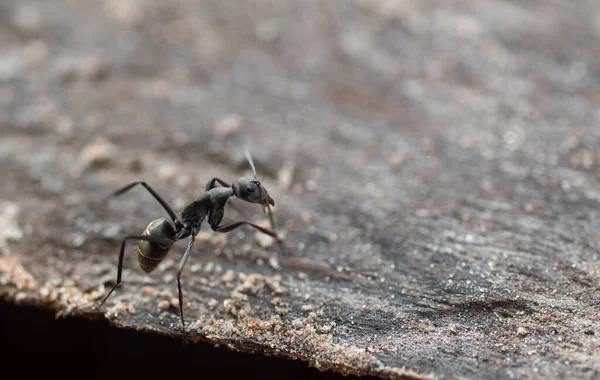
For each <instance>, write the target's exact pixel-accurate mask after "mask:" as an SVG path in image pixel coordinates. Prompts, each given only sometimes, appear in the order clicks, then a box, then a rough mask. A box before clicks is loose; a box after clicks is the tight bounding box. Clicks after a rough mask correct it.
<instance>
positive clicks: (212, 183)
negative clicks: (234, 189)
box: [206, 177, 231, 191]
mask: <svg viewBox="0 0 600 380" xmlns="http://www.w3.org/2000/svg"><path fill="white" fill-rule="evenodd" d="M215 182H218V183H219V185H221V186H223V187H230V186H231V185H230V184H228V183H227V182H225V181H223V180H222V179H219V178H217V177H215V178H213V179H211V180H210V181H208V183H207V184H206V191H208V190H210V189H212V188H213V187H215Z"/></svg>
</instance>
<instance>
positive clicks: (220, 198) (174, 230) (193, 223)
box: [98, 150, 285, 331]
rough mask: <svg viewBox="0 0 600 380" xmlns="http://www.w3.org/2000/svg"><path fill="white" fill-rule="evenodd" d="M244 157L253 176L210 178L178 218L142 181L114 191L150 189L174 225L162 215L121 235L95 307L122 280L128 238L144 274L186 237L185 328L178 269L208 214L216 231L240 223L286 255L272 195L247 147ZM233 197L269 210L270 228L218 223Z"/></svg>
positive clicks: (152, 190) (180, 306)
mask: <svg viewBox="0 0 600 380" xmlns="http://www.w3.org/2000/svg"><path fill="white" fill-rule="evenodd" d="M246 159H247V160H248V163H249V164H250V167H251V168H252V173H253V174H254V179H249V178H244V177H242V178H240V179H238V180H237V181H236V182H234V183H233V184H232V185H231V186H230V185H228V184H227V183H226V182H225V181H223V180H221V179H219V178H217V177H215V178H213V179H211V180H210V181H209V182H208V183H207V184H206V189H205V191H204V193H202V194H201V195H200V196H199V197H198V198H196V199H194V200H193V201H192V202H190V203H189V204H188V205H187V206H185V208H184V209H183V212H182V213H181V218H178V217H177V215H176V214H175V212H174V211H173V209H172V208H171V206H170V205H169V204H168V203H167V202H165V201H164V200H163V199H162V198H161V196H160V195H158V193H156V192H155V191H154V189H152V187H150V185H148V184H147V183H146V182H144V181H136V182H133V183H130V184H129V185H127V186H124V187H122V188H120V189H118V190H117V191H115V192H114V193H113V194H112V196H119V195H122V194H124V193H126V192H127V191H129V190H131V189H132V188H133V187H135V186H137V185H142V186H143V187H145V188H146V190H148V192H150V194H152V196H153V197H154V198H155V199H156V200H157V201H158V203H160V204H161V206H162V207H163V208H164V209H165V211H166V212H167V214H169V216H170V217H171V220H172V221H173V224H171V223H170V222H169V221H167V220H166V219H165V218H164V217H163V218H158V219H155V220H153V221H151V222H150V223H149V224H148V226H147V227H146V229H145V230H144V232H142V234H141V235H128V236H125V237H124V238H123V242H122V243H121V251H120V252H119V266H118V270H117V282H116V284H115V285H114V286H113V288H112V289H111V290H110V292H108V294H107V295H106V296H105V297H104V298H103V299H102V302H101V303H100V305H99V306H98V307H101V306H102V305H103V304H104V302H106V300H107V299H108V297H110V295H111V294H112V292H113V291H114V290H115V289H116V288H117V287H118V286H119V285H121V283H122V281H121V275H122V272H123V257H124V255H125V242H126V241H127V240H137V241H138V247H137V259H138V263H139V265H140V267H141V268H142V270H143V271H144V272H145V273H151V272H152V271H153V270H154V269H155V268H156V267H157V266H158V264H159V263H160V262H161V261H162V260H163V259H164V258H165V257H166V256H167V255H168V253H169V251H170V250H171V247H172V246H173V244H174V243H175V242H176V241H178V240H181V239H185V238H188V237H189V243H188V245H187V248H186V250H185V253H184V254H183V258H182V259H181V262H180V263H179V270H178V271H177V289H178V292H179V312H180V314H181V326H182V329H183V330H184V331H185V321H184V318H183V295H182V292H181V272H182V271H183V268H184V267H185V263H186V262H187V260H188V258H189V256H190V253H191V251H192V247H193V246H194V241H195V238H196V235H198V233H199V232H200V226H201V225H202V222H203V221H204V220H205V219H206V218H207V217H208V224H210V227H211V228H212V230H213V231H215V232H223V233H225V232H229V231H231V230H234V229H236V228H238V227H240V226H243V225H247V226H250V227H253V228H256V229H257V230H259V231H260V232H262V233H264V234H267V235H269V236H271V237H273V238H274V239H275V241H276V242H277V243H278V245H279V248H280V250H281V253H282V255H285V251H284V248H283V243H282V241H281V239H279V237H278V236H277V234H276V233H275V231H274V230H275V224H274V221H273V215H272V212H271V207H270V206H275V201H274V200H273V198H271V196H270V195H269V193H268V192H267V190H266V189H265V188H264V186H263V185H262V184H261V183H260V181H259V180H258V178H257V176H256V168H255V167H254V162H253V161H252V157H251V156H250V153H249V152H248V150H246ZM215 183H218V184H219V185H221V187H216V186H215ZM232 196H236V197H237V198H239V199H241V200H243V201H246V202H250V203H259V204H260V205H261V206H262V208H263V212H264V211H265V207H266V208H267V210H268V211H269V220H270V222H271V228H272V230H269V229H266V228H263V227H261V226H258V225H256V224H254V223H251V222H248V221H245V220H242V221H239V222H234V223H230V224H225V225H223V224H221V222H222V220H223V216H224V214H225V205H226V203H227V201H228V200H229V198H231V197H232Z"/></svg>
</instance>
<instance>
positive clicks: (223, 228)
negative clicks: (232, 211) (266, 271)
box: [211, 220, 286, 256]
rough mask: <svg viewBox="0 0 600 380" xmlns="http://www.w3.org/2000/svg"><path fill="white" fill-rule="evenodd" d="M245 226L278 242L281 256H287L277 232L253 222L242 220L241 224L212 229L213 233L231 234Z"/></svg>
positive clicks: (236, 223) (213, 227) (235, 223)
mask: <svg viewBox="0 0 600 380" xmlns="http://www.w3.org/2000/svg"><path fill="white" fill-rule="evenodd" d="M243 225H247V226H250V227H252V228H255V229H257V230H259V231H260V232H262V233H263V234H266V235H269V236H271V237H272V238H273V239H275V241H276V242H277V245H278V246H279V249H280V250H281V254H282V255H283V256H286V253H285V249H284V246H283V242H282V241H281V239H279V236H277V233H276V232H275V231H271V230H269V229H266V228H264V227H261V226H259V225H256V224H254V223H251V222H248V221H245V220H241V221H239V222H234V223H230V224H226V225H222V226H211V227H212V229H213V231H215V232H229V231H232V230H235V229H236V228H238V227H240V226H243Z"/></svg>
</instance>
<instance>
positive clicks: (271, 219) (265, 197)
mask: <svg viewBox="0 0 600 380" xmlns="http://www.w3.org/2000/svg"><path fill="white" fill-rule="evenodd" d="M244 154H245V155H246V159H247V160H248V163H249V164H250V167H251V168H252V174H254V179H255V180H256V181H257V182H259V184H260V181H259V180H258V177H257V176H256V167H255V166H254V161H252V156H251V155H250V147H249V144H248V145H246V149H245V152H244ZM258 191H260V197H261V199H263V204H262V206H263V212H264V211H265V205H266V206H267V211H268V215H269V222H270V223H271V229H272V230H273V231H274V232H275V233H277V227H276V226H275V218H274V217H273V212H272V211H271V205H270V204H269V195H268V193H267V190H266V189H265V188H264V187H263V185H262V184H260V185H259V186H258ZM277 245H279V249H280V250H281V254H282V255H284V256H285V249H284V248H283V243H282V242H281V241H280V240H279V239H277Z"/></svg>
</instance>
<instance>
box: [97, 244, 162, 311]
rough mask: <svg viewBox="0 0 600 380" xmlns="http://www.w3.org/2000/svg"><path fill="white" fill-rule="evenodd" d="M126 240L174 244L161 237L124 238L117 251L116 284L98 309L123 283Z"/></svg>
mask: <svg viewBox="0 0 600 380" xmlns="http://www.w3.org/2000/svg"><path fill="white" fill-rule="evenodd" d="M127 240H146V241H149V242H153V243H159V244H172V243H173V242H174V240H172V239H167V238H161V237H154V236H147V235H129V236H125V238H123V242H122V243H121V251H119V266H118V269H117V282H116V283H115V285H114V286H113V287H112V289H111V290H110V292H108V294H107V295H106V296H105V297H104V298H103V299H102V302H100V305H98V307H101V306H102V305H104V303H105V302H106V300H107V299H108V297H110V295H111V294H112V292H114V290H115V289H116V288H117V287H118V286H119V285H121V283H122V282H123V281H121V277H122V274H123V257H124V256H125V242H126V241H127Z"/></svg>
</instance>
